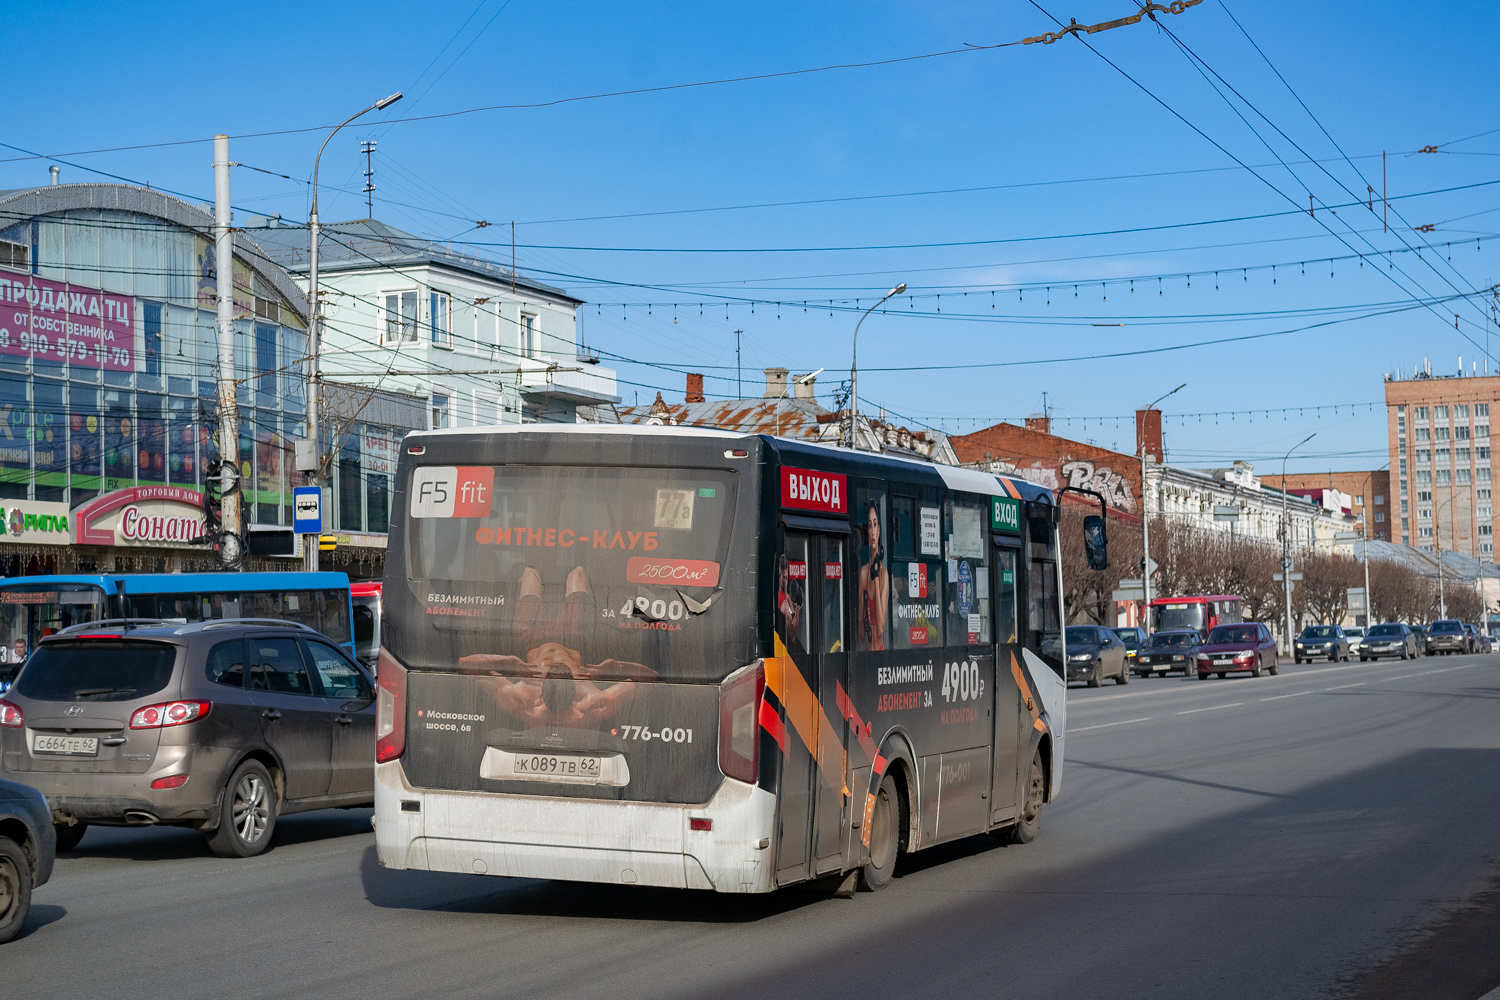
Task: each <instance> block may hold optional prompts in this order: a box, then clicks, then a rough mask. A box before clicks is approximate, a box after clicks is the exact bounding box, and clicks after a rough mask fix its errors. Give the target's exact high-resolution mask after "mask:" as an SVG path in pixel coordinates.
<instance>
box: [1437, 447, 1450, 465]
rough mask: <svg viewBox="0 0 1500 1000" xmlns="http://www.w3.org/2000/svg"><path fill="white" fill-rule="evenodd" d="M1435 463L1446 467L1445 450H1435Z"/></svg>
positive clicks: (1446, 457)
mask: <svg viewBox="0 0 1500 1000" xmlns="http://www.w3.org/2000/svg"><path fill="white" fill-rule="evenodd" d="M1437 461H1438V464H1439V465H1447V464H1448V449H1447V448H1439V449H1438V450H1437Z"/></svg>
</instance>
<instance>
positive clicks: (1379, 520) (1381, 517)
mask: <svg viewBox="0 0 1500 1000" xmlns="http://www.w3.org/2000/svg"><path fill="white" fill-rule="evenodd" d="M1375 523H1376V524H1384V523H1385V514H1384V513H1382V512H1381V511H1376V512H1375Z"/></svg>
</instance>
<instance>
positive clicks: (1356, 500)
mask: <svg viewBox="0 0 1500 1000" xmlns="http://www.w3.org/2000/svg"><path fill="white" fill-rule="evenodd" d="M1364 505H1365V498H1364V497H1359V496H1357V497H1355V498H1354V506H1356V507H1363V506H1364Z"/></svg>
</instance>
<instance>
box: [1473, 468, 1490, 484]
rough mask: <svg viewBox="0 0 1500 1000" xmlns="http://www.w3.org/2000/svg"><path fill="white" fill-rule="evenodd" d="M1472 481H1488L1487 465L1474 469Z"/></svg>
mask: <svg viewBox="0 0 1500 1000" xmlns="http://www.w3.org/2000/svg"><path fill="white" fill-rule="evenodd" d="M1474 481H1475V482H1476V483H1487V482H1489V481H1490V470H1489V468H1488V467H1485V468H1483V469H1475V470H1474Z"/></svg>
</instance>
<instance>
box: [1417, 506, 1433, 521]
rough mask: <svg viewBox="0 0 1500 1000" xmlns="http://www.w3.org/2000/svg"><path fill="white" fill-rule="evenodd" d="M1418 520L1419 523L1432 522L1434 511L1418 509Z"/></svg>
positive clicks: (1424, 508)
mask: <svg viewBox="0 0 1500 1000" xmlns="http://www.w3.org/2000/svg"><path fill="white" fill-rule="evenodd" d="M1417 520H1418V521H1431V520H1432V511H1430V510H1428V509H1427V508H1426V507H1421V508H1418V510H1417Z"/></svg>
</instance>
